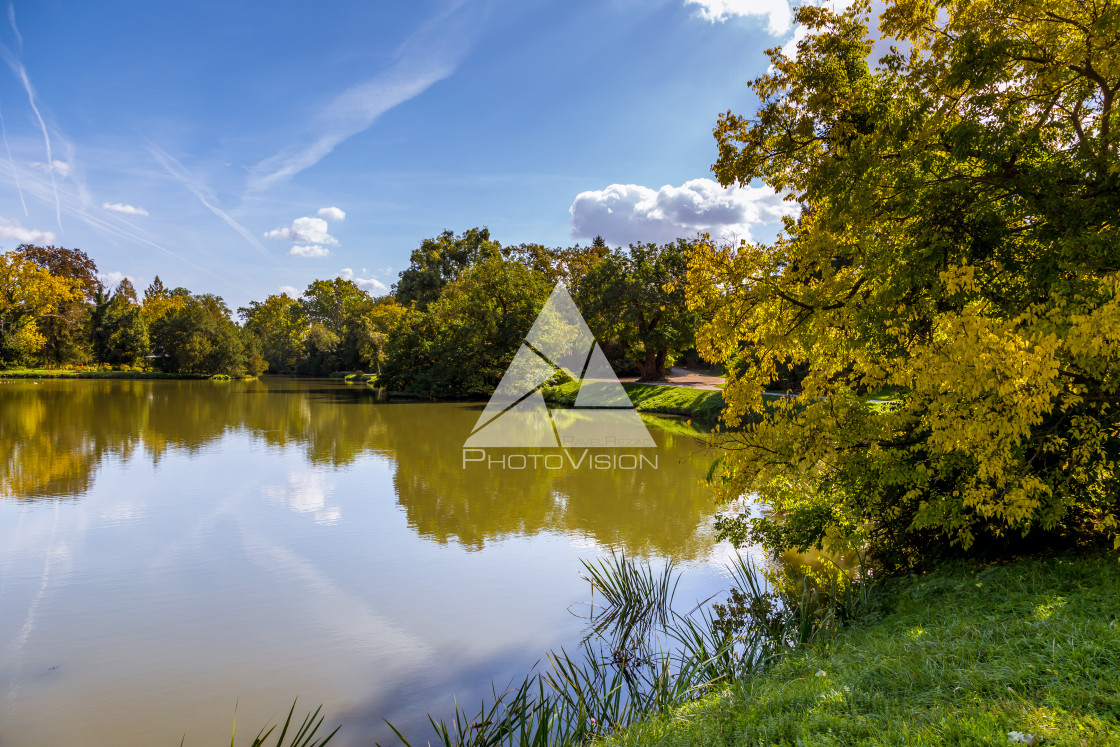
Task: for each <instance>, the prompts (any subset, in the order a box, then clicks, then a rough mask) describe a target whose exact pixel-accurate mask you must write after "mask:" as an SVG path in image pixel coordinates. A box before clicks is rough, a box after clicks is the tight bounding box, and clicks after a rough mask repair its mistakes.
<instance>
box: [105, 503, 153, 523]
mask: <svg viewBox="0 0 1120 747" xmlns="http://www.w3.org/2000/svg"><path fill="white" fill-rule="evenodd" d="M143 515H144V507H143V506H140V505H137V504H135V503H116V504H114V505H112V506H108V507H106V508H104V509H102V511H101V520H102V521H103V522H104V523H105V524H106V525H108V526H116V525H119V524H129V523H131V522H134V521H136V520H137V519H139V518H141V517H143Z"/></svg>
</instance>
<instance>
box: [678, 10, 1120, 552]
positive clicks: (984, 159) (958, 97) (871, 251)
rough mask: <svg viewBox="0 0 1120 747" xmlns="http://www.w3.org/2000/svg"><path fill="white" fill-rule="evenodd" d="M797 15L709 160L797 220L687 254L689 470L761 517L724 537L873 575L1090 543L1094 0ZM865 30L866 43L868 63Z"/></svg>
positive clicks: (1098, 87) (1096, 355)
mask: <svg viewBox="0 0 1120 747" xmlns="http://www.w3.org/2000/svg"><path fill="white" fill-rule="evenodd" d="M797 20H798V21H799V22H800V23H802V24H804V25H805V26H806V27H807V30H808V31H809V33H808V34H807V35H806V37H805V38H804V39H803V40H802V41H800V42H799V43H798V45H797V52H796V55H795V56H793V57H788V56H785V55H783V54H782V52H781V51H780V50H771V51H770V52H769V54H770V57H771V61H772V67H771V70H770V72H769V73H768V74H767V75H764V76H762V77H761V78H759V79H757V80H755V81H754V82H753V83H752V84H751V86H752V88H753V89H754V91H755V92H756V93H757V95H758V96H759V99H760V107H759V109H758V111H757V113H756V114H755V116H753V117H749V118H748V117H743V116H739V115H735V114H732V113H730V112H729V113H727V114H725V115H723V116H721V117H720V120H719V123H718V125H717V127H716V130H715V134H716V139H717V140H718V144H719V159H718V161H717V163H716V164H715V166H714V171H715V173H716V174H717V175H718V177H719V179H720V181H721V182H722V183H723V184H724V185H728V184H732V183H740V184H747V183H749V182H750V181H751V180H755V179H761V180H763V181H764V182H765V183H767V184H769V185H770V186H771V187H773V188H774V189H776V190H778V191H779V192H780V193H782V194H783V195H785V196H786V197H787V199H790V200H792V201H795V202H796V203H798V204H799V205H800V206H801V210H800V215H799V217H797V218H796V219H787V221H786V224H785V228H784V230H783V232H782V233H781V234H780V235H779V237H778V238H777V239H776V240H775V241H774V242H773V243H772V244H771V245H769V246H762V245H757V244H747V243H743V244H741V245H738V246H717V245H715V244H713V243H710V242H701V244H700V246H699V247H698V250H697V252H696V255H695V257H694V259H693V262H692V264H691V267H690V276H689V282H690V291H691V300H690V303H691V304H692V305H693V307H694V308H696V309H698V310H702V311H703V312H704V313H705V314H706V315H707V318H708V319H710V321H709V322H708V323H707V324H705V325H704V326H703V327H702V329H701V330H700V333H699V335H698V347H699V349H700V351H701V353H702V354H704V355H705V356H707V357H708V358H710V359H712V360H719V361H724V362H726V363H727V365H728V369H729V372H730V381H729V384H728V386H727V390H726V393H725V398H726V400H727V405H728V409H727V412H726V429H725V436H726V437H727V443H726V445H727V446H728V447H729V448H728V449H727V451H726V452H725V456H724V457H723V458H722V459H721V460H720V462H719V463H718V464H717V466H716V468H715V469H714V470H713V477H714V478H715V481H716V482H717V484H718V485H719V486H720V488H721V490H722V492H723V494H724V495H725V496H726V497H729V498H731V497H736V496H740V495H743V494H747V493H752V492H756V493H758V494H759V495H760V497H761V498H762V500H763V501H764V502H765V503H766V504H767V505H768V506H769V507H770V511H769V513H768V515H767V516H766V517H764V518H762V519H756V520H753V521H752V520H749V519H746V518H743V517H739V518H729V519H727V520H726V521H724V522H723V524H722V529H723V530H724V533H725V534H726V535H728V536H731V537H734V538H737V539H739V540H743V539H746V538H748V537H750V538H753V539H755V540H760V541H763V542H764V543H765V544H767V545H768V546H769V547H770V548H771V549H772V550H774V551H781V550H784V549H787V548H791V547H796V548H802V547H808V546H812V545H825V546H829V545H831V546H833V547H845V546H853V545H855V546H862V547H866V548H869V549H870V550H871V551H872V552H873V553H874V554H875V555H877V556H878V558H879V560H880V562H882V563H883V564H885V565H887V566H889V567H894V568H906V567H913V566H914V565H916V564H919V563H921V562H923V561H925V560H929V559H930V558H932V557H935V556H937V555H940V554H943V553H945V552H957V551H960V550H962V549H964V550H969V551H972V552H976V551H982V550H984V549H995V550H999V551H1007V550H1009V549H1011V548H1013V547H1014V546H1016V545H1022V543H1024V541H1025V542H1027V543H1043V542H1045V543H1054V542H1080V541H1090V540H1099V539H1101V538H1108V537H1111V538H1113V539H1115V538H1116V537H1117V534H1118V516H1120V473H1118V469H1120V228H1118V223H1120V154H1118V152H1117V142H1118V140H1120V116H1118V111H1120V109H1118V106H1117V98H1116V97H1117V94H1120V3H1117V2H1114V1H1112V0H893V1H892V2H889V3H888V7H887V9H886V11H885V12H884V13H883V14H882V15H881V17H879V18H878V19H875V18H872V17H871V16H870V10H869V6H868V4H867V3H866V2H863V1H861V2H857V3H856V4H855V5H854V6H853V7H851V8H850V9H849V10H848V11H847V12H845V13H842V14H837V13H834V12H831V11H830V10H828V9H826V8H823V7H813V6H803V7H802V8H800V9H799V10H798V12H797ZM869 26H870V27H871V28H872V29H875V28H876V26H877V27H878V31H877V33H878V34H879V35H880V36H881V37H882V38H884V39H886V40H891V39H893V44H894V47H893V48H892V50H891V52H890V53H888V54H886V55H885V56H880V57H879V59H872V47H873V44H872V41H871V36H870V35H869V34H868V27H869ZM768 390H769V392H770V393H768ZM774 390H779V391H780V392H781V393H782V394H783V395H789V396H774ZM1116 542H1117V546H1118V547H1120V540H1116Z"/></svg>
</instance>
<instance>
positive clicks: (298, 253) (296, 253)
mask: <svg viewBox="0 0 1120 747" xmlns="http://www.w3.org/2000/svg"><path fill="white" fill-rule="evenodd" d="M330 253H331V250H330V249H328V248H326V247H325V246H319V245H318V244H311V245H309V246H302V245H296V246H293V247H292V248H291V249H289V250H288V256H289V257H325V256H327V255H328V254H330Z"/></svg>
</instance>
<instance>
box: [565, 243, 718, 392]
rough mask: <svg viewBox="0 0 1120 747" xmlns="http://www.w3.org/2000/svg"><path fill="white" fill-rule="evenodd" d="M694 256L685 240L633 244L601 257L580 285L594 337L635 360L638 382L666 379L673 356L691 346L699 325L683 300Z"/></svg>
mask: <svg viewBox="0 0 1120 747" xmlns="http://www.w3.org/2000/svg"><path fill="white" fill-rule="evenodd" d="M592 248H593V249H594V248H595V247H592ZM599 249H600V250H602V247H599ZM690 250H691V246H690V244H688V242H686V241H684V240H680V241H677V242H676V243H673V244H662V245H660V246H659V245H657V244H631V245H630V247H629V249H626V250H615V251H610V252H608V253H606V254H605V255H603V256H602V258H601V259H600V260H599V261H598V262H596V263H595V264H594V265H592V266H591V267H590V268H589V269H588V270H587V272H586V275H585V276H584V277H583V278H581V279H580V281H579V286H578V290H577V294H576V298H577V302H578V303H579V305H580V309H581V310H582V311H583V313H584V316H585V317H586V318H587V322H588V325H589V326H590V327H591V330H592V332H594V333H595V336H596V337H597V338H598V339H599V340H600V341H602V342H604V343H606V342H607V341H610V342H613V343H615V344H616V345H617V346H618V348H619V349H620V350H621V351H622V352H623V354H624V355H626V356H627V357H629V358H630V359H632V360H633V362H634V363H635V364H636V365H637V367H638V371H639V380H640V381H659V380H662V379H664V378H665V369H666V366H667V365H669V364H670V363H671V361H672V358H673V356H675V355H676V354H679V353H680V352H683V351H684V350H686V349H688V348H691V347H692V345H693V340H694V336H695V333H696V327H697V324H698V323H699V320H698V317H697V314H696V313H695V312H694V311H693V310H692V309H690V308H689V307H688V303H687V300H686V296H685V283H686V280H687V271H688V255H689V252H690Z"/></svg>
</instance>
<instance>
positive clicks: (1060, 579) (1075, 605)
mask: <svg viewBox="0 0 1120 747" xmlns="http://www.w3.org/2000/svg"><path fill="white" fill-rule="evenodd" d="M1118 599H1120V565H1118V564H1117V562H1116V555H1115V553H1108V552H1105V553H1102V554H1098V555H1090V556H1081V557H1073V556H1068V557H1058V558H1051V559H1047V560H1042V561H1039V560H1022V561H1019V562H1015V563H1011V564H1007V565H997V566H987V567H981V566H959V567H955V568H950V569H945V570H941V571H937V572H933V573H928V574H923V575H918V576H911V577H904V578H900V579H894V580H892V581H890V582H888V583H887V584H886V585H885V587H884V588H883V589H881V590H880V592H879V601H880V604H881V611H880V612H879V613H878V614H876V615H873V616H870V617H867V618H865V619H863V620H859V621H857V622H856V623H854V624H852V625H851V626H849V627H848V628H846V629H845V630H843V631H842V632H841V633H840V634H839V635H838V636H837V637H836V638H835V639H834V640H833V641H831V642H829V643H825V644H820V645H816V646H810V647H806V648H805V649H803V650H800V651H797V652H794V653H791V654H789V655H788V656H785V657H783V659H782V660H781V661H780V662H779V663H778V664H777V665H776V666H774V667H773V668H772V669H770V670H768V671H766V672H764V673H762V674H761V675H758V676H754V677H749V678H747V679H745V680H743V681H741V682H738V683H735V684H733V685H730V686H728V687H725V688H724V689H723V690H722V691H721V692H719V693H717V694H713V695H710V696H707V697H705V698H702V699H700V700H697V701H696V702H695V703H692V704H690V705H688V706H687V707H684V708H680V709H677V710H675V711H673V712H671V713H669V714H665V715H664V716H661V717H659V718H655V719H651V720H648V721H644V722H640V723H638V724H635V725H633V726H631V727H630V728H629V729H628V730H626V731H625V732H624V733H622V734H619V735H616V736H615V737H614V738H612V739H610V740H607V742H606V744H608V745H613V746H615V747H622V746H623V745H643V744H654V743H656V744H659V745H681V746H684V745H689V746H691V745H712V744H720V745H722V744H771V743H781V744H874V745H880V744H882V745H893V744H915V745H941V744H964V743H967V744H1008V743H1009V740H1012V741H1011V742H1010V743H1013V738H1012V736H1011V735H1012V734H1013V733H1016V734H1021V735H1024V736H1023V738H1024V739H1028V738H1029V737H1028V736H1026V735H1033V736H1034V737H1041V738H1042V739H1041V740H1040V741H1039V742H1034V743H1041V744H1047V745H1050V744H1054V745H1059V744H1070V745H1083V744H1094V745H1097V744H1120V605H1118V603H1117V600H1118ZM1024 743H1032V742H1029V741H1028V742H1024Z"/></svg>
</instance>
